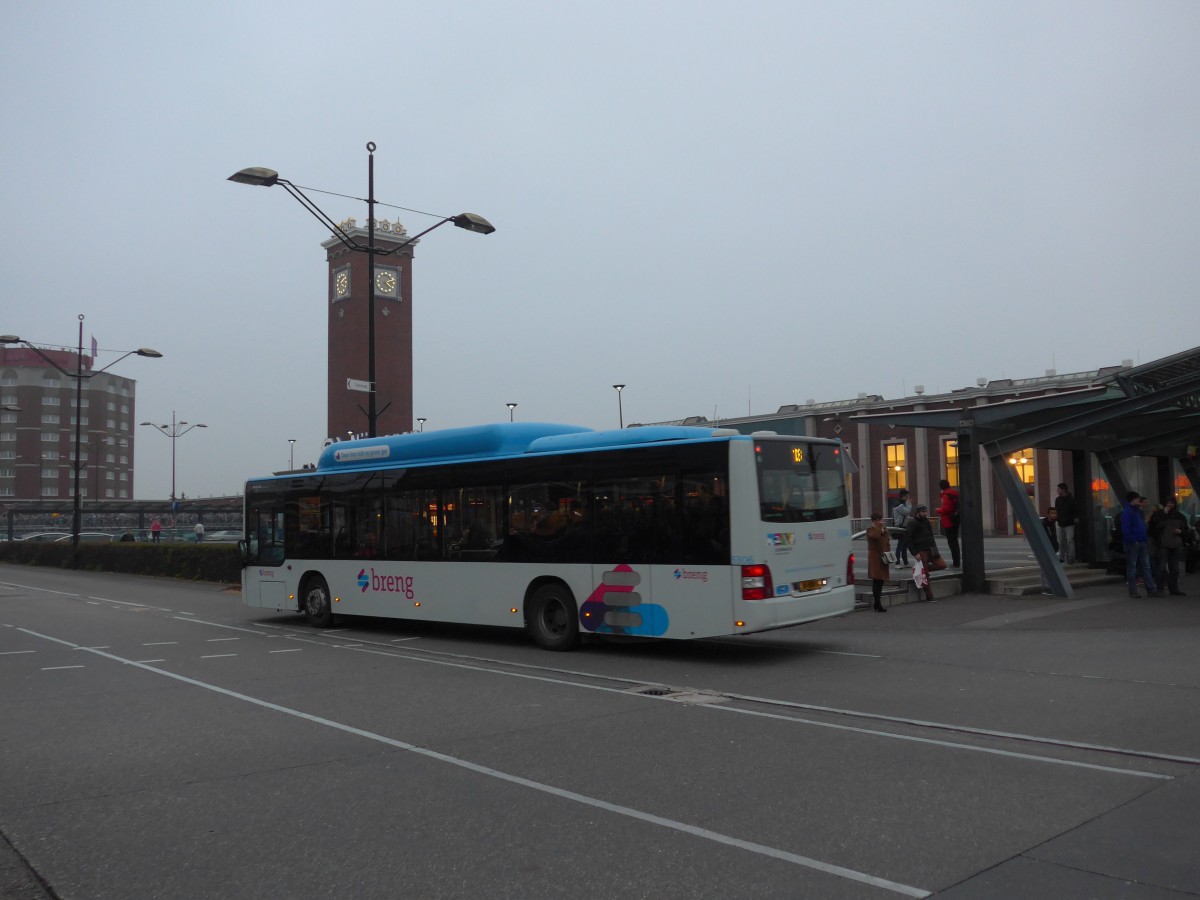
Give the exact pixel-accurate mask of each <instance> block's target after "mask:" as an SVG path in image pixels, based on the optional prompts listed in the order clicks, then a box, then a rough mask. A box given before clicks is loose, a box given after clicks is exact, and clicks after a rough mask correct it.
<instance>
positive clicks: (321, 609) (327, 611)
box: [300, 575, 333, 628]
mask: <svg viewBox="0 0 1200 900" xmlns="http://www.w3.org/2000/svg"><path fill="white" fill-rule="evenodd" d="M300 610H301V611H302V612H303V613H304V617H305V618H306V619H308V624H309V625H312V626H313V627H314V628H328V627H329V626H330V625H332V624H333V603H332V601H331V600H330V597H329V585H328V584H326V583H325V579H324V578H322V577H321V576H320V575H310V576H309V577H308V578H306V579H304V586H303V587H301V588H300Z"/></svg>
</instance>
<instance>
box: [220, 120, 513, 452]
mask: <svg viewBox="0 0 1200 900" xmlns="http://www.w3.org/2000/svg"><path fill="white" fill-rule="evenodd" d="M228 180H229V181H233V182H236V183H238V184H254V185H259V186H260V187H273V186H274V185H277V184H281V185H283V188H284V190H286V191H287V192H288V193H289V194H291V195H292V196H293V197H295V198H296V200H298V201H299V202H300V205H301V206H303V207H304V208H305V209H307V210H308V211H309V212H310V213H311V214H312V215H313V216H314V217H315V218H316V219H317V221H319V222H320V223H321V224H322V225H324V226H325V227H326V228H328V229H329V231H330V232H331V233H332V234H333V236H334V237H335V238H337V239H338V240H339V241H341V242H342V243H343V244H344V245H345V246H346V247H348V248H349V249H351V250H355V251H358V252H359V253H365V254H367V381H368V383H369V384H370V388H369V389H368V392H367V409H366V413H367V437H375V436H376V434H377V426H376V423H377V420H378V418H379V415H378V413H377V412H376V409H375V257H376V256H388V255H390V254H392V253H397V252H399V251H400V250H402V249H404V248H405V247H407V246H408V245H410V244H412V243H413V242H414V241H416V240H417V239H418V238H421V237H424V236H425V235H427V234H429V232H431V231H433V229H435V228H440V227H441V226H443V225H445V224H446V223H447V222H453V223H454V225H455V227H457V228H464V229H466V230H467V231H474V232H475V233H476V234H491V233H492V232H493V231H495V230H496V228H495V226H494V225H492V223H491V222H489V221H488V220H487V219H485V218H484V217H483V216H480V215H476V214H475V213H459V214H458V215H457V216H447V217H446V218H444V219H442V220H441V221H440V222H438V223H436V224H434V225H431V226H430V227H428V228H426V229H425V230H424V231H422V232H420V233H418V234H414V235H413V236H412V237H410V238H408V239H407V240H405V241H403V242H401V243H399V244H397V245H396V246H394V247H391V248H390V249H387V250H385V249H382V248H380V247H376V246H375V142H374V141H368V142H367V198H366V203H367V244H366V246H365V247H364V246H363V245H362V244H360V243H359V242H358V241H356V240H354V238H352V237H351V236H350V235H349V234H347V233H346V232H345V230H344V229H343V228H342V227H341V226H340V225H338V224H337V223H336V222H334V221H333V219H331V218H329V216H327V215H326V214H325V213H324V212H323V211H322V210H321V208H320V207H318V206H317V205H316V204H315V203H313V202H312V200H310V199H309V198H308V197H307V196H306V195H305V194H304V192H303V191H301V190H300V188H298V187H296V185H294V184H293V183H292V182H290V181H288V180H287V179H286V178H280V177H279V173H278V172H276V171H275V170H274V169H265V168H262V167H260V166H255V167H252V168H249V169H242V170H241V171H239V172H234V173H233V174H232V175H230V176H229V178H228ZM309 190H314V189H313V188H309Z"/></svg>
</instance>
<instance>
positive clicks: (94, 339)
mask: <svg viewBox="0 0 1200 900" xmlns="http://www.w3.org/2000/svg"><path fill="white" fill-rule="evenodd" d="M95 359H96V336H95V335H94V334H93V335H92V361H93V362H94V361H95Z"/></svg>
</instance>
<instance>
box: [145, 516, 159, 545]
mask: <svg viewBox="0 0 1200 900" xmlns="http://www.w3.org/2000/svg"><path fill="white" fill-rule="evenodd" d="M142 521H143V522H144V521H145V519H143V520H142ZM160 538H162V522H160V521H158V519H155V520H154V521H153V522H151V523H150V540H152V541H154V543H156V544H157V543H158V542H159V539H160Z"/></svg>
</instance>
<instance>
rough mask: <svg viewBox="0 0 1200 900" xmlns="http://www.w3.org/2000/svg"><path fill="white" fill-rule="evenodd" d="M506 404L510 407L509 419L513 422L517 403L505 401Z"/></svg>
mask: <svg viewBox="0 0 1200 900" xmlns="http://www.w3.org/2000/svg"><path fill="white" fill-rule="evenodd" d="M504 405H505V406H507V407H508V421H510V422H511V421H512V420H513V412H514V411H515V410H516V408H517V404H515V403H505V404H504Z"/></svg>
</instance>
